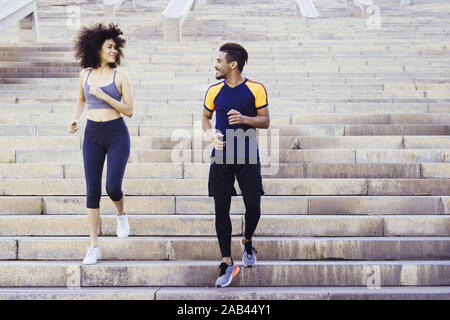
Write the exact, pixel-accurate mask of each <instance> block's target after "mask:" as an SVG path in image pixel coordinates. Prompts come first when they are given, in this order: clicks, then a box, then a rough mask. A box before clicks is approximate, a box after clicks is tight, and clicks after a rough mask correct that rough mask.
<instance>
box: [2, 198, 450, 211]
mask: <svg viewBox="0 0 450 320" xmlns="http://www.w3.org/2000/svg"><path fill="white" fill-rule="evenodd" d="M100 206H101V212H102V215H105V214H106V215H114V214H116V213H117V211H116V207H115V206H114V205H113V204H112V202H111V201H110V199H109V197H107V196H104V197H102V198H101V201H100ZM126 211H127V212H128V214H130V215H148V214H150V215H152V214H159V215H161V214H167V215H173V214H188V215H189V214H196V215H198V214H214V201H213V199H212V198H210V197H207V196H195V197H191V196H149V197H139V196H127V197H126ZM261 211H262V213H263V214H271V215H277V214H281V215H307V214H309V215H333V214H337V215H374V214H376V215H403V214H404V215H428V214H431V215H439V214H450V197H447V196H436V197H434V196H312V197H308V196H264V197H262V198H261ZM243 212H245V207H244V204H243V201H242V197H241V196H237V197H233V198H232V201H231V209H230V213H231V214H242V213H243ZM41 214H44V215H74V214H75V215H84V214H86V198H85V197H84V196H64V197H62V196H45V197H41V196H14V197H8V196H3V197H1V198H0V215H41Z"/></svg>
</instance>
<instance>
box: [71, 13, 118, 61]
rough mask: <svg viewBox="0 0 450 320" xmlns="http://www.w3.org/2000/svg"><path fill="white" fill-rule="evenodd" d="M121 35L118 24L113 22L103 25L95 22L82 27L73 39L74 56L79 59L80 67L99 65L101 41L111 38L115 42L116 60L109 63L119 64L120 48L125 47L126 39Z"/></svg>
mask: <svg viewBox="0 0 450 320" xmlns="http://www.w3.org/2000/svg"><path fill="white" fill-rule="evenodd" d="M121 35H123V32H122V30H120V28H119V26H118V25H117V24H114V23H112V22H111V23H109V24H108V25H104V24H103V23H96V24H94V25H92V26H89V27H86V26H84V27H82V28H81V29H80V31H79V32H78V34H77V37H76V38H75V40H74V51H75V58H76V59H77V60H81V61H80V65H81V67H82V68H94V69H95V68H98V67H100V66H101V61H100V55H99V52H100V49H101V48H102V46H103V43H104V42H105V41H106V40H108V39H112V40H113V41H114V42H115V43H116V50H117V52H118V54H117V56H116V62H114V63H110V64H109V65H110V67H111V68H116V67H117V66H118V65H120V59H121V57H123V51H122V48H124V47H125V43H126V40H125V39H124V38H122V37H121Z"/></svg>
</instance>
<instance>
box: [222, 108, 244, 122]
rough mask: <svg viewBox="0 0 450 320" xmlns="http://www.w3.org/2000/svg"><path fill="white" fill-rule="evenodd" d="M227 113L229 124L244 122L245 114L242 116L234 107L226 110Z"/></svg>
mask: <svg viewBox="0 0 450 320" xmlns="http://www.w3.org/2000/svg"><path fill="white" fill-rule="evenodd" d="M227 115H228V122H229V124H230V125H234V124H244V123H245V121H246V119H247V117H246V116H243V115H242V114H241V113H240V112H239V111H236V110H234V109H231V110H230V111H228V113H227Z"/></svg>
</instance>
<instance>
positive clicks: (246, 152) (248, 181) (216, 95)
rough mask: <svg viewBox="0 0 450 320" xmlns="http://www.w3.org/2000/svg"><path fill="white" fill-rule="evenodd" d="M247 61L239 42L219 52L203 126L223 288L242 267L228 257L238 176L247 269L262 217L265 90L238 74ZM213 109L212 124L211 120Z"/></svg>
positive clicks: (267, 122) (219, 283)
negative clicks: (260, 141)
mask: <svg viewBox="0 0 450 320" xmlns="http://www.w3.org/2000/svg"><path fill="white" fill-rule="evenodd" d="M247 60H248V54H247V51H246V50H245V49H244V48H243V47H242V46H241V45H239V44H237V43H226V44H224V45H223V46H222V47H221V48H220V49H219V53H218V55H217V59H216V64H215V69H216V79H218V80H222V79H223V81H221V82H219V83H217V84H215V85H212V86H211V87H209V89H208V91H207V92H206V96H205V102H204V109H203V116H202V126H203V130H204V131H205V132H206V133H207V135H208V137H209V138H210V139H211V142H212V143H213V145H214V148H213V151H212V155H211V159H212V161H211V166H210V171H209V183H208V189H209V196H210V197H214V206H215V215H216V223H215V224H216V232H217V238H218V240H219V247H220V250H221V253H222V258H223V259H222V263H221V264H220V267H219V268H220V274H219V278H218V279H217V281H216V286H217V287H225V286H228V285H229V284H230V283H231V280H232V279H233V278H234V277H235V276H236V275H237V274H238V273H239V271H240V269H239V267H238V266H236V265H235V264H234V262H233V259H232V258H231V219H230V204H231V197H232V196H235V195H236V190H235V189H234V181H235V177H236V178H237V180H238V183H239V188H240V189H241V192H242V196H243V200H244V204H245V234H244V237H243V238H242V241H241V247H242V249H243V257H242V262H243V264H244V266H246V267H253V266H254V265H255V263H256V250H255V249H254V248H253V246H252V236H253V233H254V231H255V229H256V226H257V224H258V221H259V218H260V215H261V209H260V207H261V195H263V194H264V191H263V188H262V179H261V164H260V161H259V152H258V146H257V141H256V128H262V129H267V128H268V127H269V125H270V117H269V109H268V102H267V92H266V89H265V88H264V86H263V85H262V84H260V83H257V82H253V81H250V80H248V79H247V78H244V77H242V74H241V73H242V70H243V68H244V65H245V63H246V62H247ZM214 111H216V126H215V130H213V129H212V126H211V121H210V120H211V119H212V115H213V112H214Z"/></svg>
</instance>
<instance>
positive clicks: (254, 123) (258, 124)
mask: <svg viewBox="0 0 450 320" xmlns="http://www.w3.org/2000/svg"><path fill="white" fill-rule="evenodd" d="M244 124H246V125H249V126H251V127H254V128H259V129H267V128H269V125H270V118H269V117H267V116H256V117H247V116H246V117H245V118H244Z"/></svg>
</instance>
